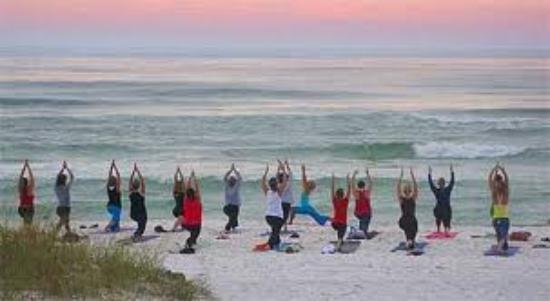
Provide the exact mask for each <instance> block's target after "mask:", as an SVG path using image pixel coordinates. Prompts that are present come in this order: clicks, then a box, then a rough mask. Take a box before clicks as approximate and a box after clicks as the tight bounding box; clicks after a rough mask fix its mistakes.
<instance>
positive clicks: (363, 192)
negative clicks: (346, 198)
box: [351, 168, 372, 238]
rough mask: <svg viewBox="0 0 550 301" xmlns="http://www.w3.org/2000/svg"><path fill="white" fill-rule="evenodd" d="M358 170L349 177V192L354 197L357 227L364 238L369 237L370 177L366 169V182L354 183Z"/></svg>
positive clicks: (370, 208) (370, 211) (370, 214)
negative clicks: (363, 234)
mask: <svg viewBox="0 0 550 301" xmlns="http://www.w3.org/2000/svg"><path fill="white" fill-rule="evenodd" d="M358 173H359V171H357V170H356V171H355V172H354V173H353V176H352V177H351V192H352V195H353V197H354V198H355V210H354V214H355V217H356V218H357V219H358V220H359V229H360V230H361V231H363V232H364V233H365V238H368V237H369V234H368V232H369V224H370V221H371V218H372V207H371V198H370V197H371V194H372V178H371V176H370V174H369V169H368V168H367V169H366V175H367V177H366V183H365V181H363V180H359V182H357V184H355V183H356V182H355V180H356V177H357V174H358Z"/></svg>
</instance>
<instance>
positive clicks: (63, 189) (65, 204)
mask: <svg viewBox="0 0 550 301" xmlns="http://www.w3.org/2000/svg"><path fill="white" fill-rule="evenodd" d="M65 171H67V173H68V174H69V179H68V180H69V181H68V182H67V175H66V174H65ZM73 181H74V175H73V172H72V171H71V169H70V168H69V167H68V166H67V162H65V161H63V166H62V167H61V170H60V171H59V173H58V174H57V179H56V182H55V188H54V191H55V196H56V197H57V201H58V204H57V209H56V213H57V216H59V222H58V223H57V225H56V227H55V231H56V232H58V231H59V229H61V227H63V226H64V227H65V231H67V233H68V234H70V233H71V227H70V225H69V215H70V214H71V194H70V190H71V186H72V184H73Z"/></svg>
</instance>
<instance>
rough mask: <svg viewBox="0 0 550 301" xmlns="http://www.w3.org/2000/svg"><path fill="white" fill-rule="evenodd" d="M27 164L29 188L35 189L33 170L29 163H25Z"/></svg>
mask: <svg viewBox="0 0 550 301" xmlns="http://www.w3.org/2000/svg"><path fill="white" fill-rule="evenodd" d="M25 164H26V165H27V171H28V172H29V187H30V188H31V189H34V175H33V174H32V169H31V166H30V165H29V161H25Z"/></svg>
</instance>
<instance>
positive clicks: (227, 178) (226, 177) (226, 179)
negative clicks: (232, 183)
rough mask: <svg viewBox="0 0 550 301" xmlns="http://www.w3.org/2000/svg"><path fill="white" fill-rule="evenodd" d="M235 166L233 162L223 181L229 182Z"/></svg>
mask: <svg viewBox="0 0 550 301" xmlns="http://www.w3.org/2000/svg"><path fill="white" fill-rule="evenodd" d="M234 167H235V165H234V164H231V167H230V168H229V170H228V171H227V172H226V173H225V175H224V176H223V181H224V182H226V183H227V181H229V176H230V175H231V172H233V168H234Z"/></svg>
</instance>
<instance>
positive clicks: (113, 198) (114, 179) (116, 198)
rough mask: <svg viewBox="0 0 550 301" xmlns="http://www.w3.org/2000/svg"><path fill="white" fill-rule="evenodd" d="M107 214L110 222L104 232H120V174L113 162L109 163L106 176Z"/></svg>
mask: <svg viewBox="0 0 550 301" xmlns="http://www.w3.org/2000/svg"><path fill="white" fill-rule="evenodd" d="M106 188H107V197H108V199H109V201H108V202H107V212H108V213H109V214H110V215H111V220H110V221H109V223H108V224H107V226H106V227H105V232H118V231H120V213H121V211H122V203H121V201H120V173H119V171H118V168H117V166H116V164H115V160H113V161H112V162H111V167H110V168H109V174H108V175H107V185H106Z"/></svg>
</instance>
